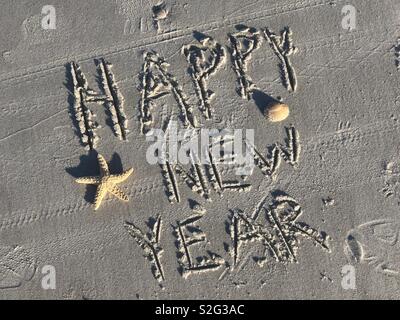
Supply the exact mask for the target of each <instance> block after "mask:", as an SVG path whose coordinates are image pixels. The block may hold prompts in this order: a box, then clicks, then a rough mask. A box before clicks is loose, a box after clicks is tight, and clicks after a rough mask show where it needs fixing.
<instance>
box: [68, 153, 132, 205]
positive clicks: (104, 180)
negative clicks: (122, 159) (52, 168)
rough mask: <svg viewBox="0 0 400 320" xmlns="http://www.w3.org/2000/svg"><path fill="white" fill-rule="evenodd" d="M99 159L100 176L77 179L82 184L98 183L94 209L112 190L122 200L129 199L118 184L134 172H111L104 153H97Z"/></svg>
mask: <svg viewBox="0 0 400 320" xmlns="http://www.w3.org/2000/svg"><path fill="white" fill-rule="evenodd" d="M97 161H98V162H99V166H100V176H98V177H82V178H78V179H76V180H75V181H76V182H77V183H81V184H93V185H97V191H96V196H95V198H94V210H97V209H98V208H99V207H100V204H101V201H102V200H103V198H104V197H105V195H106V194H107V192H110V193H111V194H113V195H114V196H116V197H117V198H119V199H121V200H122V201H128V200H129V199H128V196H127V195H126V194H125V193H124V192H123V191H122V190H121V189H120V188H119V187H118V186H117V185H116V184H117V183H120V182H122V181H124V180H126V179H127V178H128V177H129V176H130V175H131V174H132V172H133V169H132V168H131V169H129V170H126V171H124V172H122V173H121V174H110V171H109V169H108V165H107V162H106V160H105V159H104V158H103V156H102V155H100V154H98V155H97Z"/></svg>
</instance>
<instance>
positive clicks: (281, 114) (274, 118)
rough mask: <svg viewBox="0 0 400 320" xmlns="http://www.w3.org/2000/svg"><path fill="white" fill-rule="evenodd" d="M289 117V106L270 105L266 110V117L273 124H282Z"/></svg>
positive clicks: (280, 104)
mask: <svg viewBox="0 0 400 320" xmlns="http://www.w3.org/2000/svg"><path fill="white" fill-rule="evenodd" d="M288 116H289V107H288V105H287V104H284V103H280V102H275V103H273V104H271V105H269V106H268V107H267V108H266V110H265V117H266V118H267V119H268V120H269V121H271V122H280V121H283V120H285V119H286V118H287V117H288Z"/></svg>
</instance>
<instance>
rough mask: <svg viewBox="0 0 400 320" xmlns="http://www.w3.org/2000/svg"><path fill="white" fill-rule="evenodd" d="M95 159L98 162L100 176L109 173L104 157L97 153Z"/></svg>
mask: <svg viewBox="0 0 400 320" xmlns="http://www.w3.org/2000/svg"><path fill="white" fill-rule="evenodd" d="M97 161H98V162H99V166H100V174H101V176H108V175H110V171H109V170H108V164H107V161H106V160H105V159H104V157H103V156H102V155H101V154H98V155H97Z"/></svg>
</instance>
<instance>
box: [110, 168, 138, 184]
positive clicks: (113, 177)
mask: <svg viewBox="0 0 400 320" xmlns="http://www.w3.org/2000/svg"><path fill="white" fill-rule="evenodd" d="M132 172H133V168H130V169H129V170H126V171H124V172H122V173H121V174H113V175H111V176H110V178H109V179H110V181H112V182H113V183H120V182H122V181H124V180H126V179H127V178H128V177H129V176H130V175H131V174H132Z"/></svg>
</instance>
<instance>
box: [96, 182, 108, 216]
mask: <svg viewBox="0 0 400 320" xmlns="http://www.w3.org/2000/svg"><path fill="white" fill-rule="evenodd" d="M106 193H107V185H105V184H103V183H101V184H99V186H98V187H97V190H96V196H95V197H94V210H97V209H98V208H99V207H100V204H101V201H102V200H103V199H104V196H105V195H106Z"/></svg>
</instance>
